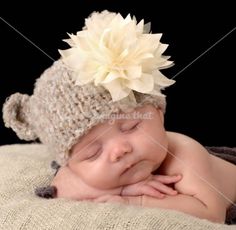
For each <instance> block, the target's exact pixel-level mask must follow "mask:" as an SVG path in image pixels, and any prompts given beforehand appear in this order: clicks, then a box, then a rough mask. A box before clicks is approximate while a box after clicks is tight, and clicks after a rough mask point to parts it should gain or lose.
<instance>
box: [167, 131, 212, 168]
mask: <svg viewBox="0 0 236 230" xmlns="http://www.w3.org/2000/svg"><path fill="white" fill-rule="evenodd" d="M167 136H168V141H169V155H170V157H171V159H172V161H174V162H175V163H176V164H178V165H182V167H181V168H182V169H183V168H189V167H190V168H192V167H194V168H196V169H197V168H199V167H200V168H201V169H202V167H203V166H206V167H208V165H209V164H210V161H211V158H210V154H209V152H208V151H207V150H206V148H205V147H204V146H203V145H201V144H200V143H199V142H198V141H196V140H195V139H193V138H191V137H189V136H186V135H184V134H180V133H175V132H167ZM183 164H185V167H183V166H184V165H183ZM188 166H189V167H188Z"/></svg>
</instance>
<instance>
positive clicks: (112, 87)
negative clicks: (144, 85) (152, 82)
mask: <svg viewBox="0 0 236 230" xmlns="http://www.w3.org/2000/svg"><path fill="white" fill-rule="evenodd" d="M103 86H104V87H105V88H106V89H107V90H108V91H109V92H110V94H111V97H112V100H113V101H119V100H121V99H122V98H125V97H127V96H128V95H129V93H130V91H131V89H129V88H127V87H124V86H123V85H122V82H121V81H120V80H119V79H116V80H114V81H111V82H108V83H106V84H103Z"/></svg>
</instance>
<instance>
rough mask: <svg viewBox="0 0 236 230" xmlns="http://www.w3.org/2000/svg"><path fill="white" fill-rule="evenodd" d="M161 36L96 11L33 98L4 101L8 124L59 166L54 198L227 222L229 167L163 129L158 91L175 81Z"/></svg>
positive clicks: (235, 187) (234, 187) (234, 193)
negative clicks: (45, 150)
mask: <svg viewBox="0 0 236 230" xmlns="http://www.w3.org/2000/svg"><path fill="white" fill-rule="evenodd" d="M160 38H161V34H151V33H150V24H145V25H144V22H143V20H142V21H140V22H139V23H137V21H136V19H135V18H133V19H132V18H131V17H130V15H128V16H127V17H126V18H123V17H122V16H121V15H120V14H116V13H111V12H108V11H103V12H101V13H96V12H95V13H93V14H92V15H91V16H90V17H89V18H87V19H86V21H85V27H84V28H83V30H82V31H79V32H77V34H76V35H73V34H72V35H70V39H67V40H66V41H67V43H68V44H69V45H70V46H71V48H69V49H67V50H64V51H60V54H61V56H62V57H61V58H60V59H59V60H58V61H55V62H54V63H53V65H52V66H51V67H50V68H48V69H47V70H46V71H45V72H44V73H43V74H42V75H41V77H40V78H39V79H37V82H36V84H35V88H34V92H33V95H32V96H29V95H27V94H20V93H15V94H13V95H11V96H10V97H9V98H8V100H7V101H6V103H5V104H4V107H3V119H4V122H5V125H6V126H7V127H11V128H12V129H13V130H14V131H15V132H16V134H17V135H18V137H19V138H21V139H24V140H31V141H32V140H36V139H39V140H40V141H41V142H42V143H43V144H44V145H46V146H47V147H48V149H49V151H52V152H53V153H54V154H55V155H54V156H55V157H56V158H57V161H58V163H59V164H60V165H61V168H60V169H59V170H58V172H57V174H56V175H55V177H54V178H53V180H52V183H51V185H52V187H53V188H56V197H63V198H71V199H76V200H92V201H96V202H121V203H125V204H133V205H140V206H145V207H146V206H147V207H158V208H167V209H175V210H178V211H181V212H185V213H188V214H190V215H194V216H197V217H199V218H205V219H209V220H211V221H214V222H224V220H225V215H226V210H227V208H228V207H229V206H230V205H231V204H233V203H234V201H235V200H236V180H235V179H234V177H231V178H229V177H227V179H226V175H236V166H235V165H233V164H231V163H228V162H226V161H224V160H221V159H219V158H217V157H214V156H212V155H210V154H209V153H208V152H207V150H206V149H205V148H204V147H203V146H202V145H200V144H199V143H198V142H196V141H195V140H193V139H191V138H189V137H187V136H185V135H182V134H178V133H173V132H167V131H165V129H164V113H165V106H166V101H165V96H164V95H163V94H162V92H161V91H162V89H164V88H165V87H168V86H170V85H172V84H173V83H174V81H173V80H170V79H168V78H166V77H165V76H164V75H162V73H161V72H160V69H163V68H167V67H169V66H171V65H172V61H169V60H168V59H169V57H167V56H163V55H162V54H163V52H164V51H165V49H166V48H167V45H165V44H162V43H161V42H160ZM137 114H138V116H137ZM127 118H128V119H127Z"/></svg>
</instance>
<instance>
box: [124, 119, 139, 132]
mask: <svg viewBox="0 0 236 230" xmlns="http://www.w3.org/2000/svg"><path fill="white" fill-rule="evenodd" d="M139 124H140V120H135V121H130V122H127V123H124V124H122V125H121V126H120V130H121V132H129V131H134V130H136V129H137V128H138V125H139Z"/></svg>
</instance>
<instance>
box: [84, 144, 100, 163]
mask: <svg viewBox="0 0 236 230" xmlns="http://www.w3.org/2000/svg"><path fill="white" fill-rule="evenodd" d="M101 152H102V148H101V147H99V148H98V149H96V150H94V149H93V150H92V151H90V152H89V154H88V155H87V156H86V159H85V160H96V159H97V158H98V157H99V156H100V154H101Z"/></svg>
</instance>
